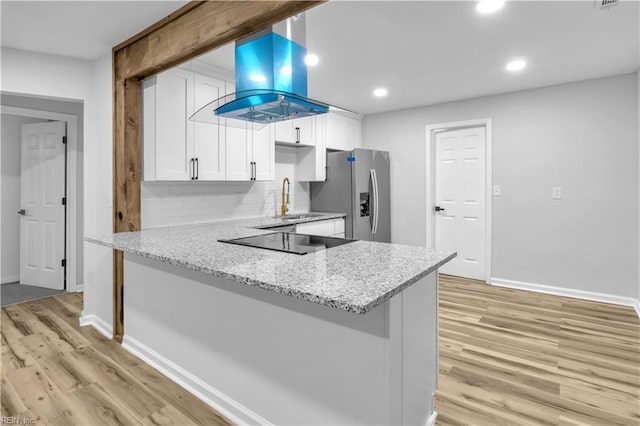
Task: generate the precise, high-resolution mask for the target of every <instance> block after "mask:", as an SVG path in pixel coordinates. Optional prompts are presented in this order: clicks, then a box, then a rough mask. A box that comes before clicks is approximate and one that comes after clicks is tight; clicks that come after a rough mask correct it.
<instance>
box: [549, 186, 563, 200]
mask: <svg viewBox="0 0 640 426" xmlns="http://www.w3.org/2000/svg"><path fill="white" fill-rule="evenodd" d="M551 198H553V199H554V200H561V199H562V188H561V187H559V186H554V187H553V188H551Z"/></svg>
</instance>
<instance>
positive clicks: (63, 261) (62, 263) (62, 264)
mask: <svg viewBox="0 0 640 426" xmlns="http://www.w3.org/2000/svg"><path fill="white" fill-rule="evenodd" d="M60 266H62V267H63V268H66V267H67V259H62V262H60Z"/></svg>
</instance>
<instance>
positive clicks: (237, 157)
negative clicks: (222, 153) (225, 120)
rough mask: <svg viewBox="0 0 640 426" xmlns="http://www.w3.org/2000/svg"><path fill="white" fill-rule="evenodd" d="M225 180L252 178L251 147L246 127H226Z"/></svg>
mask: <svg viewBox="0 0 640 426" xmlns="http://www.w3.org/2000/svg"><path fill="white" fill-rule="evenodd" d="M225 132H226V152H227V157H226V162H227V164H226V166H227V174H226V180H253V179H252V177H253V149H252V147H251V145H252V140H251V139H250V138H249V132H248V130H247V127H246V126H245V127H244V128H238V127H231V126H227V127H226V130H225Z"/></svg>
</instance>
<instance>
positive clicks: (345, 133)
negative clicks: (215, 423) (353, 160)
mask: <svg viewBox="0 0 640 426" xmlns="http://www.w3.org/2000/svg"><path fill="white" fill-rule="evenodd" d="M325 116H326V120H327V125H326V126H327V127H326V135H325V138H326V147H327V149H334V150H340V151H351V150H352V149H354V148H360V147H361V146H362V143H361V140H360V138H361V136H360V135H361V120H360V117H357V116H355V115H353V114H350V113H342V112H335V111H329V112H328V113H327V114H325Z"/></svg>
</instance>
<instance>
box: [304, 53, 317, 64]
mask: <svg viewBox="0 0 640 426" xmlns="http://www.w3.org/2000/svg"><path fill="white" fill-rule="evenodd" d="M318 62H320V58H318V57H317V56H316V55H307V56H305V58H304V63H305V64H307V65H318Z"/></svg>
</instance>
